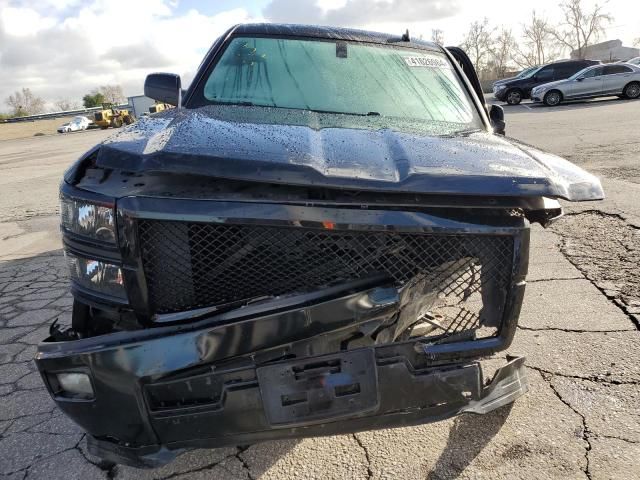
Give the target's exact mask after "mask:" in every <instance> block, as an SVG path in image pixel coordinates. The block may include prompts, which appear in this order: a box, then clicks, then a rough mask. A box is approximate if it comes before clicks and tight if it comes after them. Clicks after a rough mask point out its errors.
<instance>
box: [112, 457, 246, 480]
mask: <svg viewBox="0 0 640 480" xmlns="http://www.w3.org/2000/svg"><path fill="white" fill-rule="evenodd" d="M242 451H244V450H242ZM239 453H241V452H236V453H232V454H229V455H225V456H224V457H222V458H221V459H220V460H218V461H215V462H212V463H209V464H207V465H203V466H202V467H198V468H194V469H192V470H185V471H179V472H173V473H170V474H169V475H167V476H165V477H159V478H158V480H169V479H171V478H175V477H181V476H183V475H187V474H189V473H197V472H203V471H205V470H211V469H213V468H215V467H217V466H222V465H220V464H221V463H222V462H224V461H225V460H227V459H229V458H231V457H237V456H238V454H239ZM238 460H240V462H242V460H241V459H240V458H238ZM112 478H116V477H112ZM249 478H252V477H251V474H249Z"/></svg>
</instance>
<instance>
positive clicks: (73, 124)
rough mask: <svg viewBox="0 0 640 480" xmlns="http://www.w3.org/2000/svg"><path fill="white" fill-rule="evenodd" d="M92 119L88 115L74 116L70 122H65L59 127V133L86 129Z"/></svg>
mask: <svg viewBox="0 0 640 480" xmlns="http://www.w3.org/2000/svg"><path fill="white" fill-rule="evenodd" d="M90 123H91V120H89V119H88V118H87V117H82V116H80V117H73V118H72V119H71V121H70V122H67V123H63V124H62V125H60V126H59V127H58V133H68V132H77V131H78V130H86V129H87V128H88V127H89V124H90Z"/></svg>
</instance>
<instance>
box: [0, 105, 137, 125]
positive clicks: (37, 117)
mask: <svg viewBox="0 0 640 480" xmlns="http://www.w3.org/2000/svg"><path fill="white" fill-rule="evenodd" d="M114 108H130V106H129V104H128V103H123V104H120V105H115V106H114ZM102 109H103V108H102V107H91V108H80V109H77V110H65V111H62V112H51V113H40V114H38V115H27V116H26V117H13V118H7V119H5V120H0V123H18V122H33V121H35V120H45V119H48V118H61V117H70V116H72V115H82V114H83V113H84V114H87V113H93V112H97V111H100V110H102Z"/></svg>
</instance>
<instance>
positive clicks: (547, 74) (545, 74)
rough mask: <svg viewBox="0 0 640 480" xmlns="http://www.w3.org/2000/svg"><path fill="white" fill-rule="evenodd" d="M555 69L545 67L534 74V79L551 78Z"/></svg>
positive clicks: (549, 79) (545, 79)
mask: <svg viewBox="0 0 640 480" xmlns="http://www.w3.org/2000/svg"><path fill="white" fill-rule="evenodd" d="M554 73H555V70H554V68H553V67H545V68H543V69H542V70H540V71H539V72H538V73H537V74H536V80H538V81H540V82H546V81H551V80H553V75H554Z"/></svg>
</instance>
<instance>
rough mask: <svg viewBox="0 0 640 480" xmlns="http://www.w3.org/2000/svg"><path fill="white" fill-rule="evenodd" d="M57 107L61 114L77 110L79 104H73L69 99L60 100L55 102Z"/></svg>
mask: <svg viewBox="0 0 640 480" xmlns="http://www.w3.org/2000/svg"><path fill="white" fill-rule="evenodd" d="M55 106H56V108H57V109H58V110H60V111H61V112H65V111H67V110H75V109H77V108H78V104H77V103H76V102H72V101H71V100H69V99H68V98H59V99H58V100H56V102H55Z"/></svg>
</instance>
